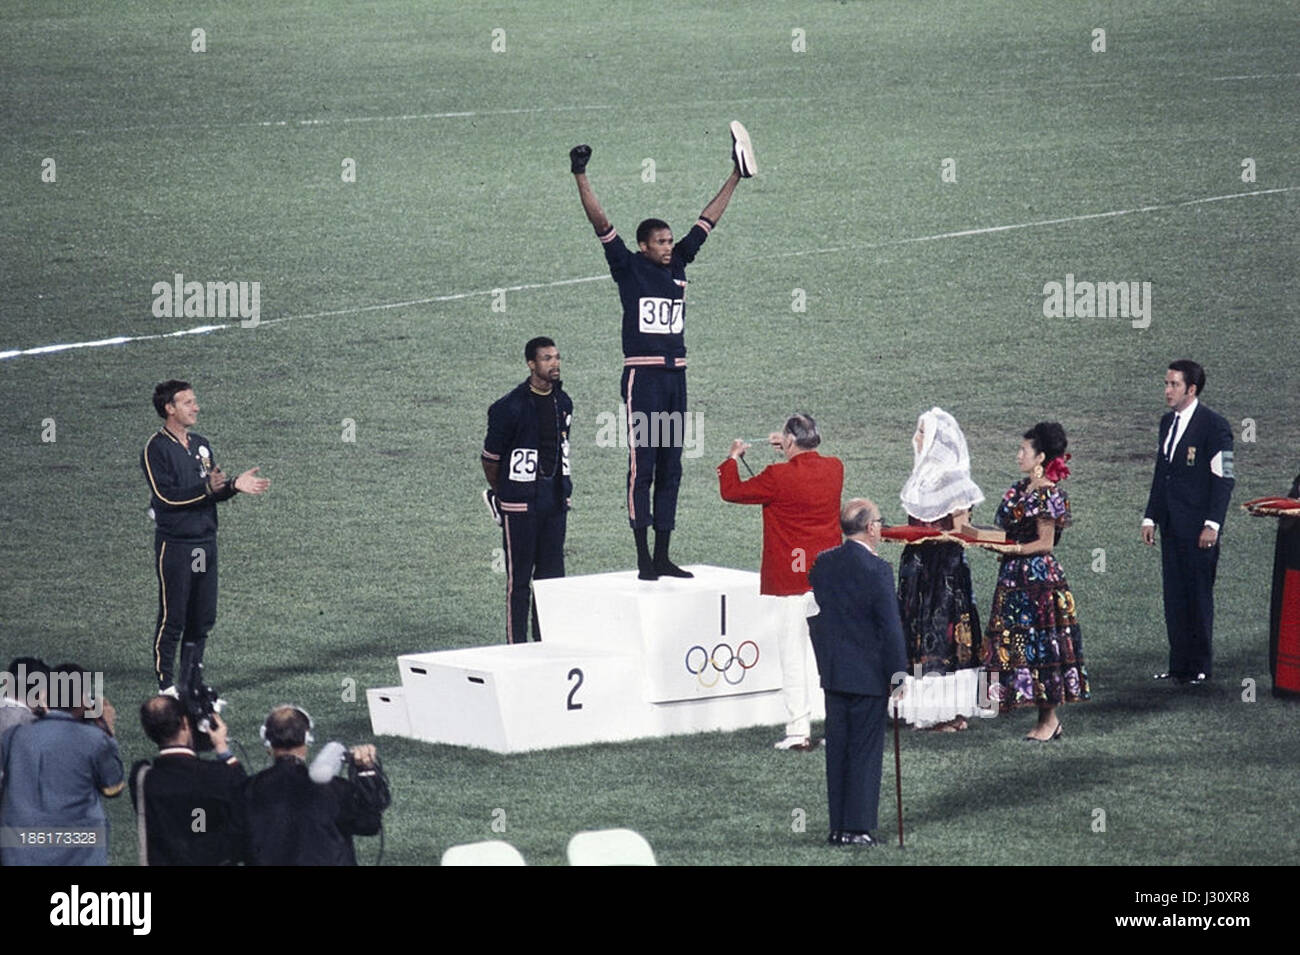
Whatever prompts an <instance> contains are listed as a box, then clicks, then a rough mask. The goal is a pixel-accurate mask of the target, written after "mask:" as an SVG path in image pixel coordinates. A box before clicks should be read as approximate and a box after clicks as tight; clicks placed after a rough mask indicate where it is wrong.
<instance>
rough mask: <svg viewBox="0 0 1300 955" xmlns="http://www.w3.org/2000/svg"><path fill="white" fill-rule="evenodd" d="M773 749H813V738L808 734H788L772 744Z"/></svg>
mask: <svg viewBox="0 0 1300 955" xmlns="http://www.w3.org/2000/svg"><path fill="white" fill-rule="evenodd" d="M772 748H773V749H798V750H803V749H812V748H813V746H812V740H811V739H809V738H808V737H807V736H787V737H786V738H785V739H783V740H778V741H777V742H775V743H773V744H772Z"/></svg>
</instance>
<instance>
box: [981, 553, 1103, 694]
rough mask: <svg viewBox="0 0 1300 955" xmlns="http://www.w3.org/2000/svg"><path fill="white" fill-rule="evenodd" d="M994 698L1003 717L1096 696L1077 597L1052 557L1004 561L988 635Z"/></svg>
mask: <svg viewBox="0 0 1300 955" xmlns="http://www.w3.org/2000/svg"><path fill="white" fill-rule="evenodd" d="M984 666H985V668H986V669H987V670H988V671H989V695H990V696H991V697H996V698H997V699H998V700H999V701H1000V704H999V705H1000V707H1001V709H1002V711H1003V712H1006V711H1007V710H1010V709H1013V708H1015V707H1017V706H1030V705H1037V706H1056V705H1057V704H1059V703H1077V702H1079V701H1081V700H1086V699H1089V698H1090V697H1091V696H1092V692H1091V689H1090V688H1089V686H1088V671H1087V669H1086V667H1085V666H1084V663H1083V638H1082V635H1081V634H1080V632H1079V619H1078V617H1076V616H1075V608H1074V595H1073V594H1071V593H1070V586H1069V584H1067V583H1066V580H1065V573H1064V571H1062V570H1061V565H1060V564H1059V563H1057V561H1056V558H1055V557H1053V556H1052V555H1051V554H1040V555H1037V556H1034V557H1010V556H1006V557H1003V558H1002V566H1001V567H1000V568H999V570H998V585H997V590H996V591H995V592H994V594H993V609H992V611H991V612H990V613H989V625H988V629H987V630H986V631H985V635H984Z"/></svg>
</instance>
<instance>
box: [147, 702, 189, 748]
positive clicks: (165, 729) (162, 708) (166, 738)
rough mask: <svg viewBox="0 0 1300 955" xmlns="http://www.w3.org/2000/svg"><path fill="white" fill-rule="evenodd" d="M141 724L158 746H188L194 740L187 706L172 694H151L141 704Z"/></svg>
mask: <svg viewBox="0 0 1300 955" xmlns="http://www.w3.org/2000/svg"><path fill="white" fill-rule="evenodd" d="M140 726H141V728H142V729H144V735H145V736H148V737H149V739H151V740H153V742H154V744H155V745H157V746H188V745H190V743H191V742H192V739H191V737H190V726H189V722H188V721H187V720H186V719H185V707H184V706H182V705H181V701H180V700H178V699H175V698H174V697H170V696H162V695H159V696H151V697H150V698H149V699H147V700H145V701H144V703H142V704H141V705H140Z"/></svg>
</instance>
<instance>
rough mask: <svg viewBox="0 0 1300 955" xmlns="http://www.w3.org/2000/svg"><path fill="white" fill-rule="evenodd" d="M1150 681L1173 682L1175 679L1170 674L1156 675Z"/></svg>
mask: <svg viewBox="0 0 1300 955" xmlns="http://www.w3.org/2000/svg"><path fill="white" fill-rule="evenodd" d="M1151 679H1153V680H1174V679H1177V677H1175V676H1174V675H1173V674H1172V673H1156V674H1154V675H1153V676H1152V677H1151Z"/></svg>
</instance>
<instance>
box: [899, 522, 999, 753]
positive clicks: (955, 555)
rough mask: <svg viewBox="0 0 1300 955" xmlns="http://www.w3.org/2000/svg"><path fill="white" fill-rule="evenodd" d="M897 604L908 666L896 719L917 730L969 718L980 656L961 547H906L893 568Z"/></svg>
mask: <svg viewBox="0 0 1300 955" xmlns="http://www.w3.org/2000/svg"><path fill="white" fill-rule="evenodd" d="M898 605H899V612H900V616H901V617H902V621H903V642H904V643H905V644H906V647H907V662H908V668H909V672H908V676H907V679H906V680H905V683H906V685H907V690H906V692H905V693H904V695H903V699H902V701H901V703H900V704H899V707H898V715H899V716H900V717H901V718H902V719H903V720H904V721H906V722H907V723H910V724H912V725H913V726H916V727H918V728H920V729H924V728H927V727H930V726H934V725H936V724H938V723H945V722H948V721H950V720H953V719H956V718H957V717H959V716H963V717H964V716H974V715H975V714H976V713H977V712H978V711H979V705H978V699H979V692H978V690H979V685H980V679H979V677H980V676H981V675H982V673H981V667H982V666H983V654H982V653H981V652H980V618H979V611H978V610H977V609H976V608H975V598H974V595H973V592H972V589H971V579H970V567H969V566H968V565H967V563H966V557H965V551H964V548H963V547H962V545H961V544H958V543H956V542H948V541H945V542H943V543H926V544H909V545H908V546H907V547H906V548H905V549H904V550H903V558H902V560H901V561H900V562H899V565H898ZM921 674H923V675H924V678H923V679H918V678H917V677H918V675H921Z"/></svg>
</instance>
